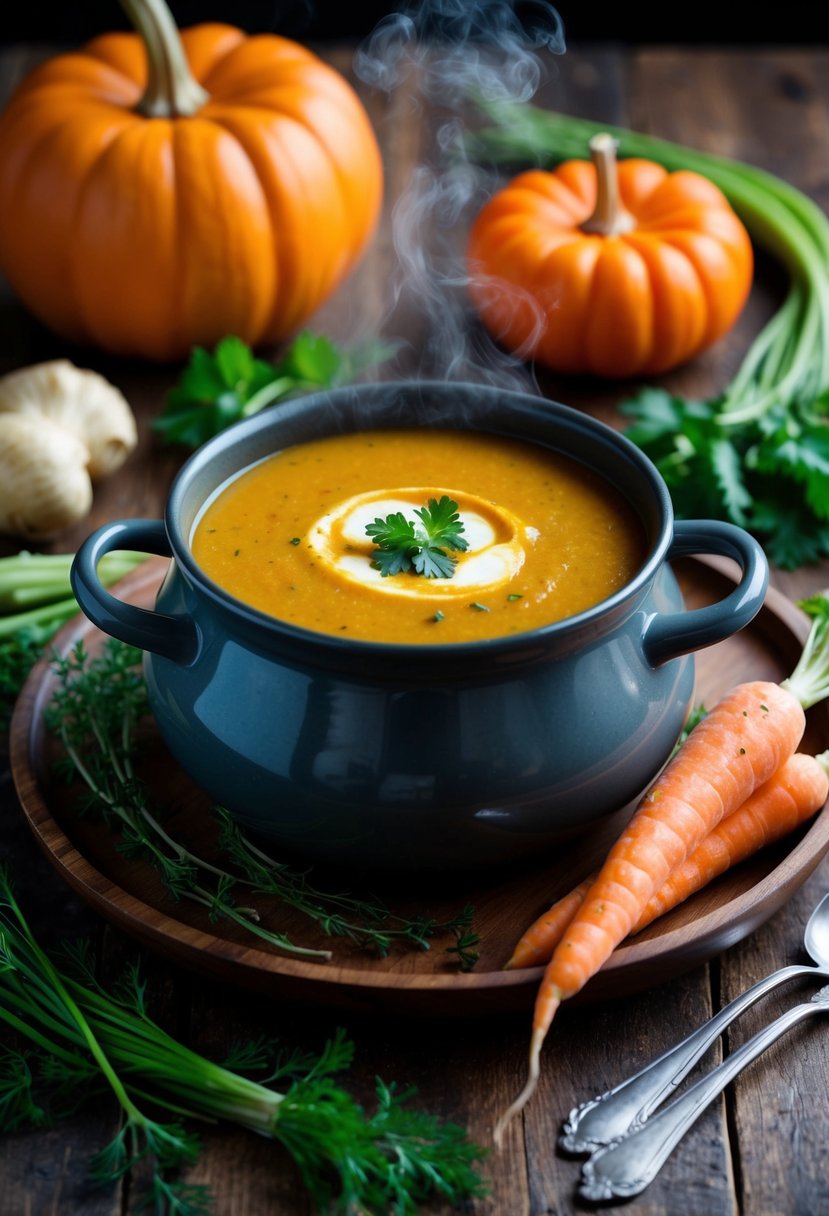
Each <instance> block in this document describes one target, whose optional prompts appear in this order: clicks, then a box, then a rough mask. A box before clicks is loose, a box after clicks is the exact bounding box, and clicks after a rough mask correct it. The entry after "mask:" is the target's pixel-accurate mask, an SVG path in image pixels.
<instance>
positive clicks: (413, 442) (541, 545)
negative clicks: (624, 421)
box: [192, 430, 646, 644]
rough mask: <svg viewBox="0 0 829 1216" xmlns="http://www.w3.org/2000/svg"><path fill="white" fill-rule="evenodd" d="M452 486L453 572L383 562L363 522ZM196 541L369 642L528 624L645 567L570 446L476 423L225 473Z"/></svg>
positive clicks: (598, 596)
mask: <svg viewBox="0 0 829 1216" xmlns="http://www.w3.org/2000/svg"><path fill="white" fill-rule="evenodd" d="M443 497H447V498H449V499H451V500H452V502H454V503H456V504H457V510H458V514H459V517H460V523H462V524H463V532H462V533H461V536H462V537H463V539H464V542H465V543H466V545H467V548H466V549H465V550H464V551H453V550H452V549H450V548H448V547H447V548H445V549H444V552H445V553H447V554H448V555H449V556H450V557H451V558H452V559H453V560H454V562H455V565H454V568H453V570H452V572H451V576H450V577H443V576H437V577H431V578H427V577H425V576H424V575H423V574H418V573H416V572H415V571H414V570H413V569H411V568H409V569H408V570H405V571H403V572H400V573H396V574H389V575H386V576H384V575H383V574H382V573H381V571H380V570H378V569H377V568H376V562H377V548H376V543H375V541H374V540H373V539H372V538H371V537H370V536H369V535H368V534H367V533H366V526H368V525H370V524H372V522H373V521H374V520H376V519H380V520H385V519H386V518H387V517H388V516H389V515H390V514H397V513H400V514H401V515H402V516H403V518H404V520H406V521H411V522H412V523H413V524H417V522H418V517H417V515H416V514H415V512H416V511H417V510H418V509H422V508H424V507H427V506H428V505H429V503H430V502H431V501H432V500H434V501H436V502H439V501H440V500H441V499H442V498H443ZM192 548H193V554H194V557H195V559H196V561H197V562H198V564H199V566H200V567H201V568H202V570H203V571H204V572H205V574H207V575H208V576H209V577H210V578H211V579H212V580H213V581H214V582H216V583H218V584H219V585H220V586H221V587H223V588H224V589H225V590H226V591H228V592H229V593H230V594H231V595H233V596H235V597H236V598H237V599H239V600H242V601H243V602H244V603H246V604H249V605H252V606H253V607H254V608H258V609H260V610H261V611H262V612H266V613H269V614H270V615H271V616H274V617H278V618H279V619H280V620H283V621H289V622H291V623H292V624H294V625H299V626H302V627H303V628H305V629H312V630H316V631H317V632H322V633H330V634H337V635H339V636H343V637H351V638H360V639H363V640H369V641H375V642H399V643H404V644H409V643H415V644H418V643H419V644H432V643H436V642H469V641H476V640H478V639H481V638H491V637H501V636H504V635H509V634H514V633H523V632H526V631H527V630H530V629H536V628H538V627H539V626H542V625H548V624H550V623H551V622H553V621H558V620H562V619H563V618H565V617H568V616H572V615H574V614H575V613H578V612H582V611H584V610H585V609H587V608H591V607H592V606H593V605H595V604H597V603H599V602H600V601H601V600H603V599H606V598H607V597H608V596H609V595H611V594H612V593H613V592H614V591H617V590H618V589H619V588H620V587H623V586H624V585H625V584H626V583H627V582H629V581H630V579H631V578H632V577H633V575H634V574H635V573H636V571H637V570H638V569H639V568H640V567H641V565H642V563H643V561H644V558H645V552H646V547H645V538H644V535H643V530H642V527H641V524H640V522H639V520H638V518H637V517H636V515H635V514H634V512H633V510H632V509H631V508H630V506H629V505H628V504H627V502H626V501H625V500H624V498H623V497H622V496H621V495H620V494H619V493H618V492H617V491H616V490H615V489H614V488H613V487H612V486H610V485H609V484H608V483H607V482H606V481H605V480H604V479H603V478H601V477H599V476H598V475H597V474H595V473H593V472H592V471H591V470H589V469H587V468H586V467H585V466H584V465H582V464H580V463H578V462H577V461H575V460H571V459H569V458H567V457H563V456H560V455H558V454H557V453H553V452H550V451H548V450H547V449H545V448H543V447H540V446H537V445H535V444H530V443H524V442H522V441H519V440H510V439H502V438H500V437H498V436H494V435H487V434H483V433H477V432H474V431H473V432H467V431H464V432H461V431H442V430H431V431H430V430H400V431H364V432H359V433H356V434H349V435H337V436H331V437H328V438H325V439H320V440H317V441H314V442H311V443H305V444H300V445H297V446H296V447H291V448H286V449H284V450H283V451H281V452H278V453H276V454H275V455H273V456H271V457H268V458H267V459H265V460H263V461H260V462H258V463H257V464H255V465H253V466H251V467H250V468H248V469H246V470H245V471H243V472H242V473H240V474H239V475H237V476H236V477H235V478H234V479H233V480H231V481H230V482H229V483H228V484H226V485H225V486H224V487H223V488H222V489H221V490H220V491H219V493H218V494H216V495H215V496H214V498H213V499H212V500H211V501H210V503H209V504H208V505H207V507H206V508H205V509H204V511H203V512H202V514H201V516H200V518H199V520H198V521H197V524H196V527H195V529H194V534H193V537H192Z"/></svg>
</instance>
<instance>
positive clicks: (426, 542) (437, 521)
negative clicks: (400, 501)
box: [366, 494, 468, 578]
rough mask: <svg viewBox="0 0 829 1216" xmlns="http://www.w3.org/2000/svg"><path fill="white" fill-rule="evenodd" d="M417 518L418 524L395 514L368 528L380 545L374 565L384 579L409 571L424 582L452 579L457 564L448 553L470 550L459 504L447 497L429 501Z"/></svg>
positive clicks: (397, 513)
mask: <svg viewBox="0 0 829 1216" xmlns="http://www.w3.org/2000/svg"><path fill="white" fill-rule="evenodd" d="M415 515H416V516H417V518H418V519H419V520H420V523H419V524H417V523H415V522H414V520H411V519H406V517H405V515H404V514H403V512H402V511H395V512H393V513H392V514H390V515H387V516H386V518H385V519H381V518H380V517H379V516H378V517H377V518H376V519H375V521H374V523H372V524H367V525H366V535H368V536H370V537H371V539H372V540H373V541H374V543H375V544H376V545H377V549H376V550H375V552H374V555H373V558H374V559H373V561H372V563H371V564H372V565H373V566H374V567H375V569H376V570H379V571H380V573H381V574H382V575H383V577H384V578H387V577H388V576H389V575H391V574H403V573H405V572H406V571H409V572H413V573H415V574H421V575H423V577H424V578H451V577H452V575H453V574H454V573H455V566H456V564H457V561H456V559H455V558H454V557H451V556H450V555H449V554H448V553H447V552H446V550H447V549H454V550H455V551H456V552H458V553H462V552H464V550H466V549H467V548H468V545H467V543H466V541H465V540H464V539H463V537H462V536H461V533H462V532H463V531H464V526H463V524H462V523H461V518H460V515H459V514H458V504H457V503H456V502H455V501H454V500H453V499H451V498H449V497H448V495H446V494H444V495H443V497H442V498H441V499H440V501H438V500H437V499H436V498H430V499H429V502H428V503H427V505H426V506H425V507H416V508H415Z"/></svg>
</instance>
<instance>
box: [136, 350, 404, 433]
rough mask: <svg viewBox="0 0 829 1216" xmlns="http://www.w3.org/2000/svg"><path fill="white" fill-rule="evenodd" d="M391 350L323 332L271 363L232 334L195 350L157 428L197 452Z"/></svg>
mask: <svg viewBox="0 0 829 1216" xmlns="http://www.w3.org/2000/svg"><path fill="white" fill-rule="evenodd" d="M393 351H394V347H393V346H392V345H391V344H389V343H381V342H366V343H364V344H363V345H362V346H360V347H357V348H355V349H353V350H345V349H344V348H342V347H340V346H337V345H336V344H335V343H334V342H332V341H331V339H330V338H326V337H325V336H324V335H322V334H312V333H307V332H306V333H301V334H300V335H299V336H298V337H297V338H296V339H295V341H294V342H293V343H292V345H291V346H289V347H288V349H287V351H286V352H285V354H284V355H283V356H282V358H281V359H279V360H278V361H277V362H276V363H268V362H266V361H265V360H263V359H257V358H256V357H255V355H254V353H253V351H252V350H251V348H250V347H249V346H248V345H247V344H246V343H245V342H243V341H242V339H241V338H237V337H235V336H233V335H230V336H228V337H226V338H223V339H222V340H221V342H219V344H218V345H217V346H216V348H215V350H214V351H213V352H212V353H211V352H209V351H207V350H205V349H204V348H203V347H200V346H197V347H195V349H194V350H193V353H192V354H191V356H190V362H189V363H188V364H187V366H186V367H185V369H184V371H183V372H182V374H181V378H180V379H179V382H178V384H177V385H176V386H175V387H174V388H173V389H172V390H171V391H170V393H169V394H168V396H167V403H166V406H165V409H164V412H163V413H162V414H161V415H160V416H159V417H158V418H156V419H155V421H154V422H153V429H154V430H155V431H157V432H158V434H159V435H160V436H161V437H162V439H163V440H164V442H165V443H179V444H183V445H185V446H186V447H190V448H197V447H200V446H201V444H203V443H204V442H205V441H206V440H208V439H210V438H211V437H212V436H213V435H218V433H219V432H220V431H223V430H224V429H225V428H226V427H228V426H230V425H231V424H232V423H234V422H238V421H239V420H240V419H242V418H249V417H250V416H251V415H252V414H256V413H258V411H259V410H261V409H264V408H265V406H268V405H274V404H276V403H277V402H278V401H284V400H285V399H286V398H288V397H294V396H296V395H297V394H298V393H306V392H313V391H314V390H315V389H323V388H333V387H335V386H336V385H338V384H346V383H348V381H349V380H353V379H354V378H355V377H356V376H357V375H358V373H359V372H361V371H363V370H364V369H365V368H367V367H370V366H372V365H373V364H376V363H381V362H383V361H384V360H385V359H387V358H389V357H390V355H391V354H392V353H393Z"/></svg>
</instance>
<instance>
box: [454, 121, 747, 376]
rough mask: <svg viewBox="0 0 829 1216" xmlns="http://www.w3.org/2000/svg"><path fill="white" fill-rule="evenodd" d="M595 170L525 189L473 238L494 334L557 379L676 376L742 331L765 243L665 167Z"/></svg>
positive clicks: (604, 147) (713, 193)
mask: <svg viewBox="0 0 829 1216" xmlns="http://www.w3.org/2000/svg"><path fill="white" fill-rule="evenodd" d="M615 148H616V145H615V142H614V141H613V139H612V138H611V137H610V136H608V135H599V136H596V137H595V139H594V140H593V141H592V142H591V153H592V157H593V160H592V163H591V162H590V161H582V160H572V161H567V162H565V163H564V164H562V165H560V166H559V167H558V168H557V169H556V170H555V172H552V173H547V172H543V171H540V170H534V171H530V172H527V173H522V174H520V175H519V176H518V177H516V178H514V179H513V180H512V181H511V182H510V183H509V184H508V185H507V186H506V187H505V188H504V189H503V190H501V191H500V192H499V193H498V194H496V195H494V196H493V198H492V199H490V201H489V202H488V203H487V204H486V205H485V206H484V207H483V209H482V210H481V212H480V214H479V215H478V217H477V219H476V221H475V223H474V225H473V228H472V232H471V234H470V241H469V248H468V256H469V265H470V275H471V281H470V291H471V295H472V299H473V301H474V303H475V306H476V308H477V309H478V311H479V312H480V315H481V317H482V319H483V321H484V324H485V325H486V327H487V329H488V330H489V332H490V333H491V334H492V336H493V337H494V338H495V339H496V340H497V341H499V342H501V343H502V344H503V345H504V346H505V347H506V348H507V349H509V350H511V351H513V352H514V353H516V354H518V355H519V356H520V357H521V358H525V359H529V358H532V359H537V360H538V361H539V362H540V363H543V364H545V365H546V366H548V367H550V368H552V369H553V370H555V371H557V372H563V373H566V374H578V373H589V374H592V375H596V376H606V377H614V378H615V377H626V376H638V375H646V374H647V375H651V374H657V373H660V372H665V371H667V370H668V369H669V368H672V367H676V366H677V365H678V364H680V363H684V362H685V361H686V360H688V359H690V358H692V357H693V356H694V355H697V354H699V352H700V351H702V350H705V348H706V347H708V346H710V345H711V344H712V343H713V342H715V341H716V340H717V339H718V338H720V337H721V336H722V335H723V334H724V333H726V331H727V330H728V329H729V328H730V327H731V326H732V325H733V324H734V322H735V321H736V319H737V317H738V315H739V313H740V310H741V309H742V307H743V304H744V303H745V301H746V298H747V296H748V292H749V289H750V287H751V279H752V272H753V256H752V249H751V242H750V239H749V236H748V233H747V232H746V230H745V228H744V227H743V225H742V223H741V222H740V220H739V219H738V218H737V216H736V215H735V214H734V212H733V211H732V209H731V207H730V205H729V204H728V201H727V200H726V198H725V196H724V195H723V194H722V193H721V191H720V190H719V189H718V188H717V187H716V186H715V185H714V184H713V183H712V182H710V181H708V179H707V178H704V177H702V176H700V175H699V174H698V173H692V172H689V171H685V170H681V171H679V172H676V173H668V172H667V171H666V170H665V169H664V168H663V167H662V166H661V165H657V164H654V163H653V162H651V161H646V160H638V159H630V160H624V161H622V162H621V163H619V164H618V165H617V164H616V157H615Z"/></svg>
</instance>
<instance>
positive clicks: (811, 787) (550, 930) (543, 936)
mask: <svg viewBox="0 0 829 1216" xmlns="http://www.w3.org/2000/svg"><path fill="white" fill-rule="evenodd" d="M827 797H829V751H825V752H823V753H822V754H821V755H820V756H807V755H805V754H804V753H803V752H795V753H794V755H793V756H790V757H789V758H788V760H786V761H785V762H784V763H783V765H782V766H781V767H780V768H779V769H778V770H777V772H776V773H774V775H773V776H772V777H770V778H769V780H768V781H767V782H766V783H765V784H764V785H761V786H760V788H759V789H758V790H755V792H754V793H753V794H752V795H751V796H750V797H749V798H747V799H746V801H745V802H744V803H743V805H742V806H741V807H738V808H737V810H736V811H732V813H731V814H730V815H727V816H726V817H725V818H724V819H722V820H721V821H720V823H718V824H717V826H716V827H715V828H714V829H713V830H712V831H711V832H709V833H708V835H707V836H706V838H705V839H704V840H703V841H702V842H701V843H700V844H699V845H697V847H696V849H695V850H694V851H693V853H692V854H691V855H690V857H688V858H687V859H686V860H685V861H684V862H682V863H681V864H680V865H679V866H677V868H676V869H675V870H674V871H673V872H672V873H671V874H670V875H669V876H668V878H667V879H666V881H665V882H664V883H663V885H662V886H661V887H660V889H659V891H658V892H657V893H656V895H654V896H653V897H652V898H651V900H650V901H649V903H648V905H647V907H646V908H645V910H644V912H643V913H642V915H641V916H640V917H639V920H638V921H637V922H636V924H635V925H634V926H633V929H632V930H631V933H632V934H634V933H639V932H640V930H642V929H644V928H645V926H646V925H649V924H650V923H651V922H652V921H654V920H656V919H657V918H658V917H660V916H664V915H665V913H666V912H669V911H670V910H671V908H675V907H676V906H677V905H678V904H681V903H682V902H683V901H684V900H686V899H688V898H689V897H690V896H691V895H693V894H694V893H695V892H696V891H699V890H701V889H702V888H703V887H704V886H706V885H707V884H708V883H709V882H712V881H713V880H714V879H715V878H717V877H718V876H719V875H720V874H723V873H725V871H726V870H728V869H730V868H731V867H732V866H735V865H737V864H738V863H739V862H741V861H745V859H746V858H747V857H750V856H751V855H752V854H753V853H756V852H757V851H758V850H759V849H762V848H764V847H765V846H766V845H769V844H773V843H774V842H775V841H776V840H780V839H782V837H784V836H786V835H787V834H788V833H789V832H792V831H794V829H795V828H796V827H798V826H799V825H800V824H801V823H805V821H806V820H807V819H809V818H810V816H812V815H814V814H815V812H816V811H818V810H820V808H821V807H822V806H823V804H824V803H825V802H826V799H827ZM597 874H598V871H594V873H593V874H591V875H589V876H588V877H587V878H585V879H583V880H582V882H580V883H579V884H578V886H577V887H574V888H573V890H572V891H570V893H569V894H568V895H565V896H564V897H563V898H562V899H560V900H558V901H557V902H556V903H554V904H553V905H552V907H551V908H550V909H548V911H546V912H545V913H544V914H543V915H542V916H539V918H538V920H536V921H535V922H534V923H533V924H532V925H530V927H529V929H528V930H527V931H526V933H525V934H524V935H523V937H522V938H521V940H520V941H519V942H518V945H517V946H516V947H515V950H514V951H513V954H512V957H511V958H510V960H509V962H508V963H507V964H506V967H505V970H514V969H518V968H524V967H537V966H541V965H542V964H544V963H547V962H549V960H550V958H551V957H552V953H553V950H554V949H555V947H556V946H557V945H558V943H559V941H560V940H561V938H562V937H563V936H564V934H565V932H566V931H567V927H568V925H569V924H570V922H571V920H572V919H573V917H574V916H575V914H576V912H577V911H578V909H579V908H580V907H581V905H582V903H583V902H584V898H585V896H586V894H587V892H588V890H589V889H590V886H591V885H592V883H593V882H594V881H595V879H596V876H597Z"/></svg>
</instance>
